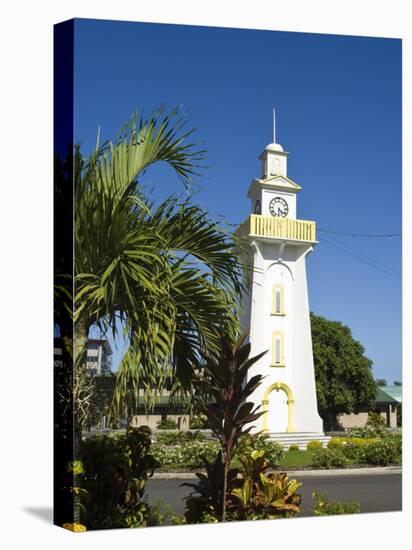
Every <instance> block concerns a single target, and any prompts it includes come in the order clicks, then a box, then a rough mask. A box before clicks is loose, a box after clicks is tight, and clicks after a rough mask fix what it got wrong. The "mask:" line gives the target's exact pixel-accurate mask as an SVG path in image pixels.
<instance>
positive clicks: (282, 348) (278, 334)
mask: <svg viewBox="0 0 412 550" xmlns="http://www.w3.org/2000/svg"><path fill="white" fill-rule="evenodd" d="M277 337H279V338H280V362H279V363H276V338H277ZM271 366H272V367H284V366H285V341H284V337H283V332H282V331H281V330H275V331H274V332H273V333H272V364H271Z"/></svg>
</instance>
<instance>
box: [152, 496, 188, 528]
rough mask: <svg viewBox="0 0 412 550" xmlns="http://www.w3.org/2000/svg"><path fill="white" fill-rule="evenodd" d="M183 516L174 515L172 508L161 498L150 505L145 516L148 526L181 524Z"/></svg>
mask: <svg viewBox="0 0 412 550" xmlns="http://www.w3.org/2000/svg"><path fill="white" fill-rule="evenodd" d="M185 523H186V520H185V518H184V517H181V516H176V515H175V513H174V511H173V508H172V507H171V506H170V505H169V504H165V503H164V502H163V500H162V499H159V500H157V501H156V502H155V503H154V504H153V505H152V506H151V507H150V511H149V514H148V518H147V525H148V526H159V525H183V524H185Z"/></svg>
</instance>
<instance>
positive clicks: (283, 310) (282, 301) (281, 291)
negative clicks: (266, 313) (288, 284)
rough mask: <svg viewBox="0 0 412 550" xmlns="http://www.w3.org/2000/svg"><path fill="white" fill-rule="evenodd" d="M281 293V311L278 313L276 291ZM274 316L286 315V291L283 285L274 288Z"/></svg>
mask: <svg viewBox="0 0 412 550" xmlns="http://www.w3.org/2000/svg"><path fill="white" fill-rule="evenodd" d="M277 290H279V292H280V311H276V291H277ZM272 315H285V291H284V289H283V285H273V287H272Z"/></svg>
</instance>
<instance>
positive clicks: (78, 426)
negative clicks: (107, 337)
mask: <svg viewBox="0 0 412 550" xmlns="http://www.w3.org/2000/svg"><path fill="white" fill-rule="evenodd" d="M88 333H89V327H88V323H87V322H86V321H85V320H84V319H80V320H78V321H77V322H76V323H75V327H74V345H73V355H74V356H73V384H75V383H76V370H77V369H81V368H83V366H84V364H85V362H86V347H87V337H88ZM74 390H75V388H73V393H74V398H76V393H75V391H74ZM73 406H74V411H75V413H74V415H73V459H74V460H80V459H81V442H82V431H83V421H84V419H83V417H82V413H81V410H80V407H79V404H76V403H73ZM79 483H80V478H79V476H77V475H75V474H74V475H73V487H77V486H78V485H79ZM73 522H74V523H80V497H79V496H78V495H76V494H75V495H74V497H73Z"/></svg>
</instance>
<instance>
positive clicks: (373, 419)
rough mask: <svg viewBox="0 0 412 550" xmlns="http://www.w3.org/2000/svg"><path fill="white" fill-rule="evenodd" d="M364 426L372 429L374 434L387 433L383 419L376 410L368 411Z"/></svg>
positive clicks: (383, 434) (381, 434)
mask: <svg viewBox="0 0 412 550" xmlns="http://www.w3.org/2000/svg"><path fill="white" fill-rule="evenodd" d="M366 427H367V428H370V429H372V430H373V431H374V433H375V436H381V437H383V436H385V435H386V434H387V433H388V429H387V427H386V422H385V419H384V418H383V417H382V416H381V415H380V414H379V413H377V412H370V413H368V421H367V422H366Z"/></svg>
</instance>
